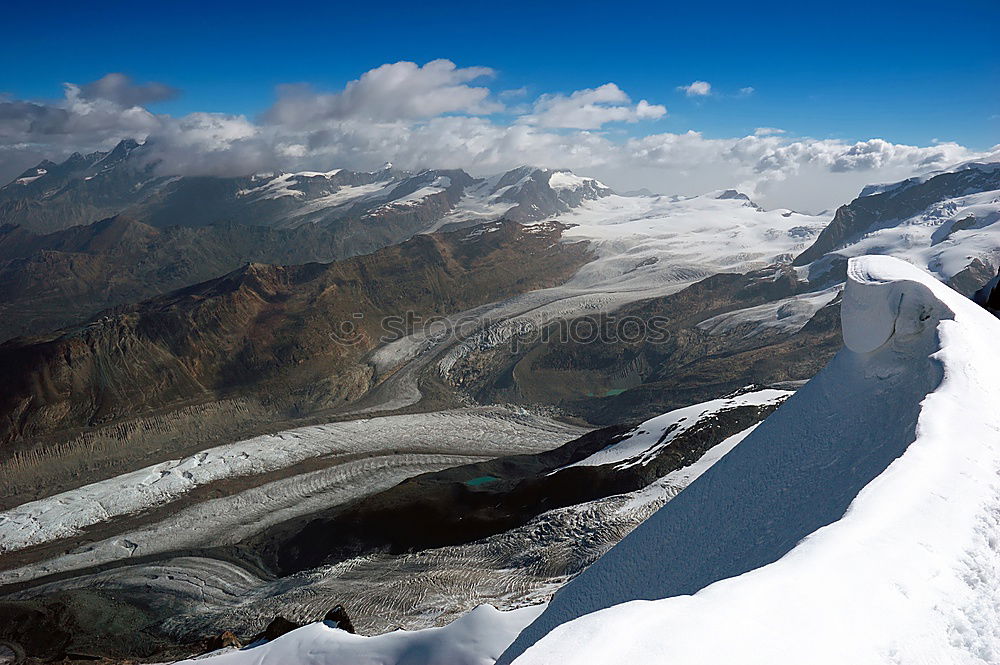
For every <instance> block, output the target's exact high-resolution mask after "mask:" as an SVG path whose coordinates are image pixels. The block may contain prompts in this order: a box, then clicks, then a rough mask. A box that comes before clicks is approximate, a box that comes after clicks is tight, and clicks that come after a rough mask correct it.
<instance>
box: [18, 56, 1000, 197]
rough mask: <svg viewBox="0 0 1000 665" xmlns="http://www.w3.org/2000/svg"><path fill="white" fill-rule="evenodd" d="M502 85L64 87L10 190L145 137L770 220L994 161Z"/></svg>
mask: <svg viewBox="0 0 1000 665" xmlns="http://www.w3.org/2000/svg"><path fill="white" fill-rule="evenodd" d="M494 75H495V72H494V70H492V69H490V68H489V67H458V66H456V65H455V64H454V63H453V62H451V61H449V60H434V61H431V62H428V63H426V64H424V65H422V66H421V65H418V64H416V63H412V62H396V63H391V64H385V65H382V66H380V67H377V68H375V69H372V70H370V71H367V72H365V73H364V74H362V75H361V76H360V77H359V78H358V79H356V80H354V81H351V82H349V83H347V84H346V85H345V86H344V88H343V89H342V90H338V91H333V92H327V91H318V90H316V89H314V88H312V87H311V86H309V85H302V84H299V85H283V86H279V87H278V89H277V91H276V94H277V99H276V101H275V103H274V104H273V106H272V107H271V108H270V109H268V110H267V111H266V112H265V113H263V114H262V115H261V116H260V117H259V118H248V117H246V116H244V115H233V114H225V113H212V112H196V113H189V114H187V115H183V116H179V117H175V116H171V115H167V114H162V113H154V112H151V111H150V110H148V108H147V106H149V105H151V104H154V103H156V102H159V101H163V100H165V99H170V98H172V97H174V96H176V95H177V94H179V91H177V90H176V89H174V88H172V87H170V86H168V85H165V84H162V83H137V82H135V81H133V80H131V79H130V78H129V77H127V76H124V75H122V74H117V73H111V74H108V75H106V76H104V77H102V78H101V79H98V80H97V81H93V82H90V83H85V84H75V83H66V84H64V94H63V97H62V98H61V99H58V100H51V101H32V100H21V99H13V98H10V97H2V96H0V179H2V180H3V181H5V182H6V181H8V180H10V179H11V178H13V177H15V176H16V175H17V174H19V173H20V172H21V171H23V170H24V169H26V168H28V167H30V166H33V165H34V164H36V163H37V162H39V161H40V160H41V159H53V160H58V159H62V158H64V157H66V156H68V155H69V154H70V153H72V152H74V151H79V152H89V151H92V150H96V149H107V148H109V147H111V146H112V145H113V144H114V143H115V142H117V141H118V140H120V139H122V138H125V137H133V138H137V139H140V140H147V141H149V142H151V145H153V146H155V151H154V153H155V154H156V156H157V158H158V159H160V160H162V161H161V163H160V167H159V168H160V169H161V170H162V171H163V172H169V173H179V174H185V175H212V174H224V175H237V174H248V173H253V172H257V171H268V170H296V169H315V170H325V169H328V168H333V167H346V168H352V169H373V168H375V167H377V166H378V165H379V164H381V163H382V162H385V161H392V162H393V163H394V164H396V165H398V166H400V167H402V168H407V169H420V168H424V167H434V168H463V169H466V170H467V171H469V172H470V173H473V174H475V175H481V174H485V173H493V172H497V171H501V170H504V169H509V168H512V167H514V166H517V165H519V164H525V163H528V164H533V165H537V166H547V167H555V168H570V169H574V170H576V171H580V172H582V173H585V174H587V175H592V176H596V177H599V178H601V179H603V180H605V181H606V182H608V184H610V185H612V186H614V187H618V188H620V189H631V188H638V187H647V188H649V189H651V190H653V191H657V192H661V193H669V194H673V193H680V194H697V193H701V192H704V191H707V190H711V189H719V188H728V187H734V186H735V187H738V188H740V189H742V190H743V191H745V192H747V193H749V194H751V195H753V196H755V197H756V198H757V199H758V201H759V202H761V203H762V204H764V205H766V206H771V207H777V206H784V207H792V208H799V209H804V210H813V211H817V210H821V209H824V208H827V207H830V206H833V205H836V204H838V203H841V202H844V201H845V200H847V199H850V198H852V197H853V196H854V195H856V193H857V192H858V190H859V189H860V187H861V186H862V185H864V184H867V183H870V182H876V181H891V180H899V179H901V178H906V177H909V176H911V175H915V174H918V173H924V172H927V171H931V170H934V169H937V168H942V167H944V166H947V165H949V164H952V163H954V162H957V161H961V160H966V159H973V158H978V157H982V156H983V155H982V154H981V153H976V152H974V151H972V150H969V149H968V148H966V147H963V146H961V145H958V144H955V143H938V144H934V145H930V146H910V145H901V144H894V143H891V142H888V141H885V140H882V139H879V138H875V139H870V140H866V141H860V142H847V141H841V140H835V139H811V138H804V137H791V136H788V135H787V134H786V133H785V132H783V131H781V130H780V129H775V128H761V129H759V130H758V131H756V132H755V133H754V134H752V135H749V136H743V137H732V138H709V137H706V136H704V135H703V134H702V133H700V132H697V131H693V130H691V131H687V132H683V133H670V132H657V131H656V121H657V120H659V119H662V118H664V117H666V116H667V115H668V109H667V107H666V106H664V105H663V104H660V103H655V102H654V101H651V100H646V99H640V100H638V101H633V100H632V98H631V97H630V96H629V95H628V94H627V93H626V91H624V90H622V89H621V88H620V87H619V86H618V85H616V84H614V83H605V84H603V85H599V86H597V87H594V88H588V89H583V90H577V91H575V92H571V93H569V94H565V93H542V94H539V95H537V96H535V97H534V99H532V98H531V96H530V95H528V94H527V91H526V90H523V89H519V90H514V91H510V90H507V91H496V92H495V91H494V90H493V89H491V88H490V87H489V83H490V82H491V79H492V78H493V77H494ZM665 89H670V86H665ZM751 90H752V88H750V87H749V86H748V87H746V88H743V89H741V90H740V91H738V92H739V94H738V95H735V96H745V95H746V94H749V92H747V91H751ZM677 94H678V95H681V96H693V97H696V98H704V97H707V96H708V95H709V94H712V95H714V94H715V89H714V88H713V87H712V86H711V84H710V83H709V82H707V81H695V82H694V83H691V84H688V85H684V86H680V87H679V90H678V91H677ZM640 123H641V124H640ZM622 130H627V131H622ZM998 150H1000V146H998V147H997V148H994V151H998ZM994 155H996V152H994Z"/></svg>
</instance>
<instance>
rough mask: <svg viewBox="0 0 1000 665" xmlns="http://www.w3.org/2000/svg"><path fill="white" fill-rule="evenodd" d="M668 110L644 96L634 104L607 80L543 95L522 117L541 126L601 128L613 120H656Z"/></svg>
mask: <svg viewBox="0 0 1000 665" xmlns="http://www.w3.org/2000/svg"><path fill="white" fill-rule="evenodd" d="M666 113H667V109H666V107H665V106H661V105H659V104H650V103H649V102H648V101H646V100H645V99H642V100H640V101H639V103H638V104H636V105H635V106H632V105H631V100H630V99H629V97H628V95H626V94H625V91H623V90H622V89H621V88H619V87H618V86H617V85H615V84H614V83H605V84H604V85H602V86H600V87H598V88H588V89H585V90H577V91H576V92H574V93H572V94H571V95H568V96H567V95H562V94H551V95H542V96H541V97H539V98H538V99H537V100H536V101H535V104H534V107H533V109H532V112H531V113H529V114H527V115H524V116H521V119H520V120H521V122H523V123H526V124H529V125H538V126H539V127H551V128H569V129H600V128H601V127H602V126H603V125H605V124H608V123H611V122H637V121H639V120H645V119H654V120H655V119H657V118H662V117H663V116H664V115H666Z"/></svg>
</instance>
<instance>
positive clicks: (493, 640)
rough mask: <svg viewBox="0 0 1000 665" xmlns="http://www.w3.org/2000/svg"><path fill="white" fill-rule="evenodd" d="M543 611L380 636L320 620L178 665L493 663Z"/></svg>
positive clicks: (477, 616) (492, 613)
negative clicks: (238, 648)
mask: <svg viewBox="0 0 1000 665" xmlns="http://www.w3.org/2000/svg"><path fill="white" fill-rule="evenodd" d="M542 607H543V606H541V605H539V606H535V607H525V608H522V609H519V610H511V611H509V612H500V611H498V610H497V609H496V608H494V607H491V606H489V605H480V606H479V607H477V608H476V609H474V610H472V611H471V612H469V613H468V614H466V615H465V616H463V617H462V618H460V619H457V620H455V621H454V622H452V623H451V624H449V625H447V626H445V627H443V628H426V629H424V630H417V631H412V632H411V631H405V630H397V631H394V632H392V633H386V634H384V635H378V636H376V637H363V636H361V635H352V634H350V633H346V632H344V631H342V630H340V629H338V628H336V627H335V625H334V626H330V625H327V623H326V622H318V623H314V624H310V625H308V626H305V627H303V628H299V629H298V630H295V631H292V632H291V633H286V634H285V635H282V636H281V637H279V638H278V639H276V640H273V641H271V642H267V643H265V644H262V645H260V646H257V647H254V648H252V649H247V650H243V651H229V652H227V653H222V654H218V655H215V656H212V657H208V658H198V659H195V660H184V661H180V662H179V663H176V664H175V665H187V664H189V663H196V664H197V665H250V664H253V665H292V664H293V663H294V664H295V665H334V664H337V665H492V663H493V662H494V661H495V660H496V657H497V656H498V655H500V652H501V651H503V649H504V647H506V646H507V645H508V644H510V641H511V640H512V639H514V636H515V635H517V633H518V631H520V630H521V629H522V628H523V627H524V626H525V625H527V624H528V623H529V622H530V621H531V620H532V619H534V618H535V617H536V616H538V613H539V612H540V611H541V610H542Z"/></svg>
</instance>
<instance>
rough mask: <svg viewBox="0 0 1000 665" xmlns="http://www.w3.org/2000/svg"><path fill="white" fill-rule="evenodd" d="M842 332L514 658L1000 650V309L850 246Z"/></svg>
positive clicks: (778, 663) (687, 659) (761, 658)
mask: <svg viewBox="0 0 1000 665" xmlns="http://www.w3.org/2000/svg"><path fill="white" fill-rule="evenodd" d="M842 316H843V327H844V339H845V343H846V348H845V349H844V350H842V351H841V352H840V353H839V354H838V355H837V356H836V357H835V358H834V360H833V361H831V363H830V364H829V365H828V366H827V367H826V368H825V369H824V370H823V371H822V372H820V374H818V375H817V376H816V377H815V378H814V379H813V380H812V381H810V382H809V383H808V384H807V385H806V386H805V387H803V388H802V389H801V390H799V391H798V392H797V393H796V394H795V395H793V396H792V397H791V398H789V399H788V401H787V402H786V403H785V404H784V405H783V406H782V407H781V408H779V409H778V410H777V411H776V412H775V413H774V414H772V416H771V417H770V418H768V419H767V420H765V421H764V422H763V423H762V424H761V425H760V426H758V427H757V429H755V430H754V432H753V433H751V434H750V435H749V436H748V437H747V438H746V439H745V440H744V441H743V442H742V443H741V444H740V445H739V446H737V447H736V448H735V449H734V450H733V451H732V452H730V453H729V454H728V455H726V456H725V457H723V458H722V459H721V460H720V461H719V462H718V463H717V464H715V465H714V466H713V467H712V468H710V469H709V470H708V471H707V472H706V473H705V474H704V475H702V476H701V477H700V478H699V479H698V480H696V481H695V482H694V483H692V484H691V485H690V486H689V487H688V488H687V489H685V490H684V491H683V492H681V493H680V494H679V495H678V496H677V497H676V498H675V499H674V500H673V501H671V502H670V503H668V504H667V505H666V506H665V507H664V508H662V509H661V510H660V511H659V512H657V513H656V514H655V515H654V516H653V517H651V518H650V519H649V520H647V521H646V522H645V523H643V524H642V525H641V526H640V527H639V528H638V529H636V530H635V531H633V532H632V534H630V535H629V536H628V537H626V538H625V539H624V540H623V541H622V542H621V543H620V544H619V545H618V546H616V547H615V548H613V549H612V550H611V551H610V552H608V554H606V555H605V556H604V557H603V558H602V559H600V560H599V561H598V562H597V563H595V564H594V565H593V566H592V567H591V568H589V569H588V570H587V571H585V572H584V573H582V574H581V575H580V576H578V577H577V578H576V579H574V580H573V581H572V582H570V583H569V584H568V585H567V586H566V587H564V588H563V589H562V590H561V591H560V592H559V593H557V594H556V596H555V598H554V599H553V601H552V603H551V604H550V606H549V608H548V609H547V610H546V611H545V613H544V614H543V615H542V616H541V617H539V619H538V620H536V621H535V622H534V623H533V624H532V626H530V627H529V628H528V629H526V630H525V631H524V632H523V633H522V634H521V635H520V636H519V637H518V639H517V640H516V641H515V644H514V645H513V646H512V648H511V649H509V650H508V651H507V652H506V653H505V654H504V656H502V657H501V659H500V660H499V661H498V662H499V663H504V664H506V663H511V662H515V659H516V663H518V665H532V664H536V663H537V664H541V663H574V664H580V665H587V664H590V663H594V664H596V663H602V664H603V663H609V662H616V663H619V662H628V663H633V664H635V665H641V664H644V663H661V662H670V663H676V664H679V665H686V664H692V663H698V664H701V663H736V662H738V663H742V664H758V663H759V664H760V665H764V664H765V663H766V664H768V665H782V664H785V663H788V664H792V663H796V664H798V663H802V662H809V663H820V664H825V663H830V664H831V665H833V664H834V663H836V664H838V665H842V664H843V663H852V665H869V664H871V665H875V664H879V665H881V664H889V663H893V664H895V663H918V662H919V663H941V664H945V663H948V664H971V663H994V662H996V654H997V653H1000V635H998V634H997V632H996V629H995V627H996V626H997V625H1000V608H998V606H997V603H996V590H997V586H998V581H1000V546H997V544H996V537H995V534H996V532H997V530H998V528H1000V480H998V471H1000V413H998V412H997V410H996V408H995V405H996V403H997V401H998V400H1000V380H998V379H997V377H998V376H1000V352H998V350H997V348H996V343H995V340H996V339H997V337H998V335H1000V322H998V321H997V320H996V319H995V318H993V317H992V316H990V315H989V314H988V313H987V312H985V311H984V310H982V309H981V308H979V307H978V306H977V305H975V304H974V303H972V302H971V301H969V300H967V299H965V298H964V297H962V296H960V295H959V294H957V293H955V292H954V291H952V290H951V289H949V288H948V287H946V286H944V285H943V284H941V283H940V282H938V281H937V280H935V279H933V278H932V277H930V276H929V275H927V274H926V273H924V272H922V271H920V270H919V269H917V268H915V267H913V266H912V265H909V264H907V263H905V262H903V261H900V260H897V259H893V258H888V257H864V258H861V259H855V260H853V261H851V264H850V269H849V274H848V282H847V286H846V289H845V293H844V305H843V314H842Z"/></svg>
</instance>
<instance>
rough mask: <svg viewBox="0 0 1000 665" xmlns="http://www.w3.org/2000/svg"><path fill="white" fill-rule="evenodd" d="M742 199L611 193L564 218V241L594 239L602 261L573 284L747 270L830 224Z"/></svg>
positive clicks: (640, 286) (624, 285) (652, 282)
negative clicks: (748, 202)
mask: <svg viewBox="0 0 1000 665" xmlns="http://www.w3.org/2000/svg"><path fill="white" fill-rule="evenodd" d="M746 203H747V202H746V201H744V200H742V199H718V198H715V197H714V196H712V195H704V196H695V197H689V198H681V197H666V196H619V195H617V194H613V195H609V196H606V197H602V198H599V199H595V200H588V201H584V202H583V204H582V205H581V206H579V207H578V208H575V209H573V210H571V211H569V212H568V213H565V214H562V215H560V216H559V218H558V219H559V221H560V222H563V223H566V224H572V225H575V226H573V228H570V229H569V230H567V231H566V232H565V234H564V236H563V237H564V239H565V240H566V241H567V242H571V241H574V240H590V241H591V242H592V244H593V247H594V248H595V250H596V251H597V253H598V259H597V260H596V261H594V262H592V263H590V264H588V265H586V266H584V268H583V269H582V270H580V272H579V273H578V274H577V275H576V277H574V279H573V280H572V281H571V282H570V283H569V285H573V286H578V287H583V286H586V287H589V288H594V287H599V288H614V289H615V290H618V291H622V290H641V291H648V290H650V289H656V288H659V287H664V286H667V285H671V284H684V285H686V284H689V283H691V282H692V281H695V280H697V279H701V278H703V277H707V276H708V275H710V274H713V273H718V272H747V271H749V270H754V269H758V268H763V267H766V266H768V265H771V264H773V263H775V262H776V261H778V260H780V259H787V258H788V257H789V255H790V254H793V253H796V252H798V251H800V250H801V249H804V248H805V247H806V246H807V245H808V244H811V243H812V241H813V240H814V239H815V236H816V235H818V234H819V232H820V230H822V228H823V227H824V226H825V220H824V219H823V218H820V217H813V216H810V215H804V214H801V213H796V212H790V211H788V210H780V209H779V210H769V211H764V210H759V209H757V208H755V207H752V206H749V205H746ZM647 297H651V296H647Z"/></svg>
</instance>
